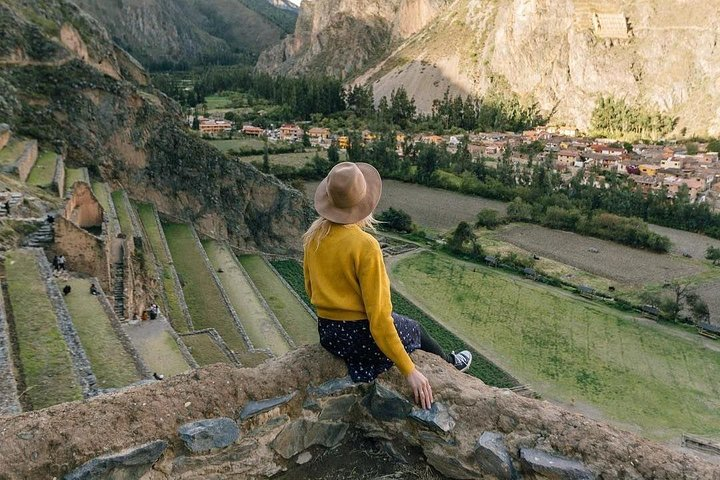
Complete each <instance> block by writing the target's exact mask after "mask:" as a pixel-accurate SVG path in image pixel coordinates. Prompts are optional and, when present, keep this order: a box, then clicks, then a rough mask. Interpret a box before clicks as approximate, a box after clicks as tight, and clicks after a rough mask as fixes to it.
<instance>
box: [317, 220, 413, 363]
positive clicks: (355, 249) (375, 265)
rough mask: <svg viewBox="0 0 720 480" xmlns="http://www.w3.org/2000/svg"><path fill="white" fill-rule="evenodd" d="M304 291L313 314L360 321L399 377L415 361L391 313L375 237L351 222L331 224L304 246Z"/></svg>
mask: <svg viewBox="0 0 720 480" xmlns="http://www.w3.org/2000/svg"><path fill="white" fill-rule="evenodd" d="M303 266H304V270H305V290H306V291H307V294H308V296H309V297H310V301H311V302H312V304H313V305H314V306H315V308H316V309H317V314H318V316H319V317H322V318H326V319H328V320H345V321H348V320H364V319H368V320H369V323H370V333H371V335H372V337H373V339H374V340H375V343H376V344H377V346H378V347H379V348H380V350H381V351H382V352H383V353H384V354H385V356H386V357H388V358H389V359H390V360H392V361H393V363H395V365H397V367H398V368H399V369H400V372H402V374H403V375H408V374H410V373H411V372H412V371H413V369H414V368H415V365H414V364H413V361H412V359H410V356H409V355H408V354H407V352H406V351H405V348H404V347H403V344H402V341H401V340H400V337H399V336H398V333H397V330H396V329H395V324H394V323H393V319H392V316H391V313H392V303H391V301H390V280H389V279H388V276H387V272H386V271H385V263H384V262H383V257H382V251H381V250H380V245H379V244H378V242H377V240H375V238H373V236H372V235H370V234H368V233H366V232H364V231H363V230H362V229H361V228H360V227H358V226H357V225H336V224H333V225H332V227H331V229H330V233H329V234H328V236H327V237H325V238H323V239H322V240H321V242H320V246H319V247H318V245H317V243H315V242H314V241H313V242H312V243H311V244H310V245H308V246H307V247H306V248H305V258H304V263H303Z"/></svg>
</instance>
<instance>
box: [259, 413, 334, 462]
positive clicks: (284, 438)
mask: <svg viewBox="0 0 720 480" xmlns="http://www.w3.org/2000/svg"><path fill="white" fill-rule="evenodd" d="M347 430H348V425H347V424H346V423H338V422H314V421H311V420H307V419H304V418H303V419H299V420H296V421H294V422H292V423H290V424H288V425H287V426H286V427H285V428H283V430H282V431H281V432H280V433H279V434H278V435H277V436H276V437H275V439H274V440H273V441H272V442H270V447H272V449H273V450H275V451H276V452H277V453H278V454H279V455H280V456H281V457H283V458H285V459H289V458H292V457H294V456H295V455H297V454H298V453H300V452H302V451H303V450H305V449H306V448H309V447H311V446H313V445H322V446H324V447H327V448H332V447H335V446H337V445H339V444H340V442H342V440H343V438H345V434H346V433H347Z"/></svg>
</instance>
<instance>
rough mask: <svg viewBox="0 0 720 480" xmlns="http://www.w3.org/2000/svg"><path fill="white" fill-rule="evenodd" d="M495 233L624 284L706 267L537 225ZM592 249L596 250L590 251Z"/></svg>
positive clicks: (658, 280) (689, 273)
mask: <svg viewBox="0 0 720 480" xmlns="http://www.w3.org/2000/svg"><path fill="white" fill-rule="evenodd" d="M497 236H498V237H499V238H501V239H502V240H505V241H506V242H509V243H512V244H513V245H517V246H519V247H521V248H524V249H526V250H528V251H532V252H533V253H537V254H538V255H541V256H546V257H550V258H553V259H556V260H559V261H561V262H563V263H566V264H568V265H573V266H575V267H577V268H580V269H582V270H585V271H587V272H591V273H595V274H597V275H600V276H603V277H606V278H610V279H613V280H616V281H618V282H623V283H642V284H647V283H663V282H665V281H670V280H673V279H677V278H683V277H689V276H693V275H698V274H700V273H703V271H705V270H706V267H705V266H704V265H702V263H700V262H697V261H693V260H688V259H684V258H679V257H674V256H671V255H663V254H657V253H652V252H648V251H646V250H638V249H635V248H631V247H627V246H624V245H619V244H617V243H613V242H610V241H608V240H600V239H597V238H593V237H586V236H583V235H579V234H577V233H572V232H565V231H562V230H552V229H548V228H545V227H541V226H538V225H531V224H512V225H509V226H507V227H504V228H502V229H501V230H499V231H498V235H497ZM591 248H595V249H597V250H598V252H597V253H592V252H590V251H589V250H590V249H591Z"/></svg>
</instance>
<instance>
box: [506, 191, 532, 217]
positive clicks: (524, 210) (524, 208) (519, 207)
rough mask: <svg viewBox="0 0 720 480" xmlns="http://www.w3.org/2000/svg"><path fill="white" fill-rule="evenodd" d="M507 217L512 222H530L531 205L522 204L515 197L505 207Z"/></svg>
mask: <svg viewBox="0 0 720 480" xmlns="http://www.w3.org/2000/svg"><path fill="white" fill-rule="evenodd" d="M507 216H508V218H509V219H510V220H512V221H514V222H532V219H533V209H532V205H530V204H529V203H527V202H524V201H523V199H522V198H520V197H515V199H514V200H513V201H512V202H510V203H509V204H508V206H507Z"/></svg>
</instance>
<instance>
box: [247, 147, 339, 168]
mask: <svg viewBox="0 0 720 480" xmlns="http://www.w3.org/2000/svg"><path fill="white" fill-rule="evenodd" d="M315 155H320V156H321V157H322V158H327V151H326V150H321V151H319V152H316V151H315V150H310V151H307V152H299V153H271V154H270V155H268V159H269V160H270V164H271V165H285V166H288V167H298V168H299V167H302V166H303V165H305V164H306V163H308V162H311V161H312V159H313V157H314V156H315ZM238 158H239V159H240V160H242V161H243V162H247V163H251V162H257V163H262V161H263V156H262V155H251V156H248V157H238ZM340 159H341V160H344V159H343V157H342V155H341V156H340Z"/></svg>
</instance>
